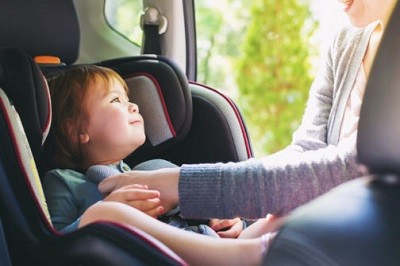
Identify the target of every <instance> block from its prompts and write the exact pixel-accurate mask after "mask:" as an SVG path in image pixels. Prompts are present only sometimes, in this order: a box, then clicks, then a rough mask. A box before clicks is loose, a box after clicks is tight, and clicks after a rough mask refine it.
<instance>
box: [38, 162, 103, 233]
mask: <svg viewBox="0 0 400 266" xmlns="http://www.w3.org/2000/svg"><path fill="white" fill-rule="evenodd" d="M43 188H44V191H45V196H46V200H47V205H48V208H49V212H50V216H51V221H52V223H53V226H54V227H55V228H56V229H57V230H59V231H62V232H70V231H73V230H74V229H76V228H77V227H78V224H79V219H80V217H81V215H82V214H83V213H84V212H85V211H86V209H87V208H89V207H90V206H91V205H93V204H94V203H96V202H98V201H100V200H102V199H103V195H102V194H101V193H100V191H99V190H98V188H97V183H95V182H93V181H91V180H89V179H87V178H86V176H85V175H84V174H82V173H79V172H76V171H74V170H70V169H56V170H51V171H49V172H47V173H46V175H45V177H44V180H43Z"/></svg>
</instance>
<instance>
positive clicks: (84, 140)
mask: <svg viewBox="0 0 400 266" xmlns="http://www.w3.org/2000/svg"><path fill="white" fill-rule="evenodd" d="M79 142H80V143H81V144H86V143H88V142H89V134H87V133H80V134H79Z"/></svg>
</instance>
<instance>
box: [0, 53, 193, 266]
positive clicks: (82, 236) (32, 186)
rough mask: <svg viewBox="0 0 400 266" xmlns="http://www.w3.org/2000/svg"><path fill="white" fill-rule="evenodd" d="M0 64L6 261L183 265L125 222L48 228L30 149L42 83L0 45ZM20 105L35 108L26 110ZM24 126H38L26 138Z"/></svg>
mask: <svg viewBox="0 0 400 266" xmlns="http://www.w3.org/2000/svg"><path fill="white" fill-rule="evenodd" d="M0 66H1V68H0V69H1V71H0V166H1V167H0V199H1V204H0V218H1V221H2V225H3V227H4V234H5V239H6V242H7V249H8V251H9V253H10V259H11V262H12V264H16V265H20V264H22V265H25V264H32V263H33V264H51V265H53V264H61V265H67V264H68V265H70V264H81V265H111V264H113V265H117V264H121V265H126V264H134V265H136V264H139V265H140V264H168V265H182V264H185V262H184V261H183V260H181V259H180V258H179V257H178V256H176V255H175V254H174V253H173V252H172V251H171V250H169V249H168V248H166V247H165V246H164V245H163V244H161V243H160V242H158V241H157V240H155V239H154V238H152V237H150V236H149V235H147V234H145V233H143V232H141V231H139V230H137V229H135V228H133V227H130V226H126V225H121V224H112V223H105V222H104V223H96V224H92V225H89V226H87V227H84V228H82V229H79V230H77V231H75V232H73V233H71V234H65V235H61V234H59V233H58V232H57V231H55V230H54V229H53V227H52V225H51V221H50V218H49V214H48V211H47V207H46V202H45V198H44V196H43V191H42V187H41V183H40V179H39V175H38V171H37V169H36V164H35V160H34V157H33V155H32V154H31V149H30V145H31V144H32V146H41V143H43V141H44V138H45V136H46V132H47V131H48V128H49V126H50V119H51V111H50V101H49V100H48V91H47V87H46V82H45V81H44V77H43V76H42V74H41V72H40V69H39V68H38V66H37V65H36V64H35V63H34V62H33V60H32V59H31V58H30V57H29V56H27V55H25V54H24V53H23V52H21V51H19V50H18V49H14V48H0ZM16 75H17V78H18V82H16V81H15V78H16ZM19 81H24V82H23V83H21V82H19ZM27 96H29V97H27ZM44 99H47V100H44ZM39 103H40V104H39ZM24 106H31V107H32V106H34V107H36V108H32V109H31V110H30V112H28V111H27V110H24V108H23V107H24ZM19 117H21V120H19ZM25 126H26V127H27V128H28V129H32V128H34V129H40V131H41V132H42V134H41V135H42V137H41V138H38V137H37V135H39V133H37V134H36V135H35V134H29V135H27V137H28V138H26V137H25V134H24V128H25ZM28 140H29V141H28ZM38 154H40V153H38ZM35 159H36V161H39V159H40V157H36V158H35Z"/></svg>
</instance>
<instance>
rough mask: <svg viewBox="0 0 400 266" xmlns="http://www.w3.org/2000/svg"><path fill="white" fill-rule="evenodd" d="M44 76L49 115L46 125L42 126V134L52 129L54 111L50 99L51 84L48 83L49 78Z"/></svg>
mask: <svg viewBox="0 0 400 266" xmlns="http://www.w3.org/2000/svg"><path fill="white" fill-rule="evenodd" d="M42 78H43V82H44V84H45V86H46V98H47V117H46V123H45V124H44V126H43V128H42V134H44V133H46V132H47V131H48V130H49V129H50V125H51V116H52V111H51V100H50V90H49V85H48V84H47V80H46V78H45V77H44V76H43V75H42Z"/></svg>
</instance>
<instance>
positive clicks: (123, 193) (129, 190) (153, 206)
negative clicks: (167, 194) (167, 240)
mask: <svg viewBox="0 0 400 266" xmlns="http://www.w3.org/2000/svg"><path fill="white" fill-rule="evenodd" d="M104 201H116V202H120V203H124V204H126V205H129V206H131V207H134V208H136V209H138V210H140V211H142V212H144V213H146V214H148V215H150V216H153V217H157V216H159V215H161V214H163V213H164V208H163V207H162V206H161V205H160V204H161V200H160V192H158V191H157V190H149V189H148V188H147V186H144V185H138V184H135V185H129V186H125V187H121V188H118V189H116V190H114V191H112V192H111V193H110V194H109V195H108V196H107V197H105V198H104Z"/></svg>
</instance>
